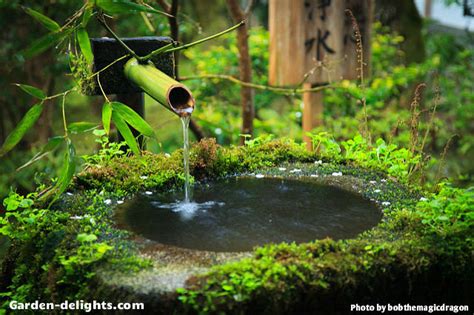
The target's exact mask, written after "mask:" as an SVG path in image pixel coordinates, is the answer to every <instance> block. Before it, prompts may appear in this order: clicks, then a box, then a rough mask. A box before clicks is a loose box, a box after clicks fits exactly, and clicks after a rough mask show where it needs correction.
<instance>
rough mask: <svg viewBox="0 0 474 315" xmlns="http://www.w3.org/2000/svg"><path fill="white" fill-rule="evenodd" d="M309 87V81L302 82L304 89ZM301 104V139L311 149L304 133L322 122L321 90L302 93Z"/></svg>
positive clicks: (308, 139) (309, 141) (310, 144)
mask: <svg viewBox="0 0 474 315" xmlns="http://www.w3.org/2000/svg"><path fill="white" fill-rule="evenodd" d="M311 87H313V85H312V84H311V83H305V84H304V88H305V89H310V88H311ZM303 104H304V105H303V106H304V107H303V140H304V142H306V148H307V149H308V150H312V143H311V139H310V138H309V137H308V136H307V135H306V133H307V132H310V131H311V130H313V129H314V128H316V127H317V126H321V125H322V124H323V109H324V107H323V91H318V92H306V93H304V94H303Z"/></svg>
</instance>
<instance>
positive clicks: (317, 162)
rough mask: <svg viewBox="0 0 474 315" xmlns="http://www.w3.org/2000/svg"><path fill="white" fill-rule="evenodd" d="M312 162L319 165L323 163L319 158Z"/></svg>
mask: <svg viewBox="0 0 474 315" xmlns="http://www.w3.org/2000/svg"><path fill="white" fill-rule="evenodd" d="M314 164H319V165H321V164H323V161H321V160H319V161H314Z"/></svg>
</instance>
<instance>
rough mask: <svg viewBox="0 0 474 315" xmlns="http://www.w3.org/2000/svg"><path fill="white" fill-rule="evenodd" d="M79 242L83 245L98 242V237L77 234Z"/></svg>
mask: <svg viewBox="0 0 474 315" xmlns="http://www.w3.org/2000/svg"><path fill="white" fill-rule="evenodd" d="M77 240H78V241H79V242H81V243H84V242H93V241H95V240H97V236H95V235H94V234H86V233H80V234H77Z"/></svg>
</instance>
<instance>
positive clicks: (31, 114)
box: [0, 103, 43, 156]
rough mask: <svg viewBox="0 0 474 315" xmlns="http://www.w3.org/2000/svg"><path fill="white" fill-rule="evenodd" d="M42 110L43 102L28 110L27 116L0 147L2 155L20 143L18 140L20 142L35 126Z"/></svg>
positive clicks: (0, 154)
mask: <svg viewBox="0 0 474 315" xmlns="http://www.w3.org/2000/svg"><path fill="white" fill-rule="evenodd" d="M42 112H43V103H39V104H36V105H33V106H32V107H31V108H30V109H29V110H28V112H27V113H26V114H25V116H24V117H23V118H22V119H21V120H20V122H19V123H18V125H16V127H15V129H13V131H12V132H11V133H10V134H9V135H8V137H7V139H6V140H5V142H4V143H3V145H2V147H1V148H0V156H3V155H5V153H7V152H9V151H10V150H11V149H13V148H14V147H15V146H16V145H17V144H18V142H20V140H21V139H22V138H23V136H24V135H25V133H26V132H27V131H28V130H29V129H30V128H31V127H33V125H34V124H35V122H36V121H37V120H38V118H39V117H40V115H41V113H42Z"/></svg>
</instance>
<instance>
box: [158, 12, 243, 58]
mask: <svg viewBox="0 0 474 315" xmlns="http://www.w3.org/2000/svg"><path fill="white" fill-rule="evenodd" d="M244 24H245V20H243V21H241V22H240V23H238V24H236V25H234V26H232V27H231V28H228V29H226V30H224V31H222V32H219V33H216V34H214V35H211V36H208V37H206V38H203V39H199V40H197V41H195V42H192V43H189V44H185V45H181V46H178V47H174V48H171V49H169V50H166V51H164V52H163V53H170V52H174V51H179V50H184V49H188V48H190V47H193V46H196V45H199V44H202V43H204V42H207V41H209V40H211V39H214V38H217V37H219V36H222V35H224V34H227V33H230V32H232V31H233V30H235V29H237V28H239V27H241V26H242V25H244Z"/></svg>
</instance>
